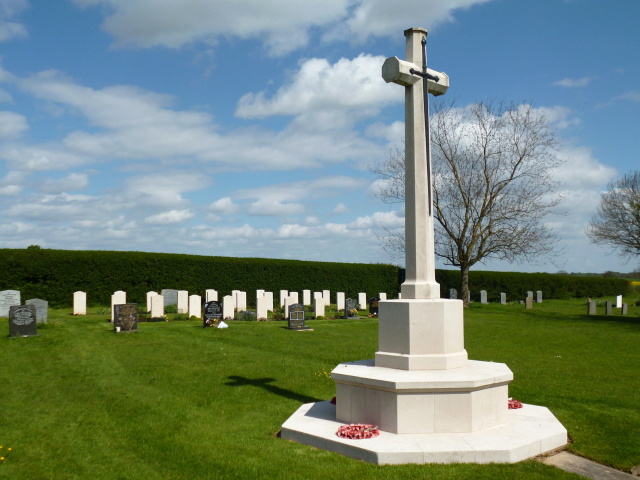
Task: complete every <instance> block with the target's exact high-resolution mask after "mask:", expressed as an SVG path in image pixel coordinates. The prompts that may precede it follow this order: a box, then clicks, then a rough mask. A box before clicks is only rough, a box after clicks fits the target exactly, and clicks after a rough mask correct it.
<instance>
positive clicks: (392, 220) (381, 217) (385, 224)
mask: <svg viewBox="0 0 640 480" xmlns="http://www.w3.org/2000/svg"><path fill="white" fill-rule="evenodd" d="M348 226H349V228H352V229H357V230H361V229H370V228H398V227H402V226H404V218H402V217H398V212H395V211H392V212H375V213H373V214H372V215H367V216H364V217H358V218H356V219H355V220H354V221H353V222H351V223H350V224H349V225H348Z"/></svg>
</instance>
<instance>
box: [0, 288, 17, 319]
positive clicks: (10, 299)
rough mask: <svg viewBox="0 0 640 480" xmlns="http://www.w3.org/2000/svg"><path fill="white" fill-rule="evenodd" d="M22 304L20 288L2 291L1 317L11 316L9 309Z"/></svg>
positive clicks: (0, 299) (0, 302)
mask: <svg viewBox="0 0 640 480" xmlns="http://www.w3.org/2000/svg"><path fill="white" fill-rule="evenodd" d="M18 305H20V292H19V291H18V290H3V291H2V292H0V317H7V318H9V309H10V308H11V307H15V306H18Z"/></svg>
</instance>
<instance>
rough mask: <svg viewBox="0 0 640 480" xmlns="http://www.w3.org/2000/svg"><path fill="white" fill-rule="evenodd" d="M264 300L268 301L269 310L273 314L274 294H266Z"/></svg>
mask: <svg viewBox="0 0 640 480" xmlns="http://www.w3.org/2000/svg"><path fill="white" fill-rule="evenodd" d="M264 298H266V299H267V310H271V311H272V312H273V292H264Z"/></svg>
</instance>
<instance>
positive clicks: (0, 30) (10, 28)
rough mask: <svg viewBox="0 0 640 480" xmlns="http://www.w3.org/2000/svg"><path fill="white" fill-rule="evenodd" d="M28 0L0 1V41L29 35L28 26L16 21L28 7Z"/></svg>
mask: <svg viewBox="0 0 640 480" xmlns="http://www.w3.org/2000/svg"><path fill="white" fill-rule="evenodd" d="M28 6H29V2H27V0H2V2H1V3H0V42H6V41H7V40H11V39H13V38H21V37H26V36H28V32H27V29H26V27H25V26H24V25H23V24H21V23H19V22H16V21H14V20H15V17H17V16H18V15H20V14H21V13H22V12H23V11H24V10H25V9H26V8H27V7H28Z"/></svg>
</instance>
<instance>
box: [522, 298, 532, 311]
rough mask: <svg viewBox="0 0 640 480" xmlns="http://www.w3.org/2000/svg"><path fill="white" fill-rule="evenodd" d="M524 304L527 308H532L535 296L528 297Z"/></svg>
mask: <svg viewBox="0 0 640 480" xmlns="http://www.w3.org/2000/svg"><path fill="white" fill-rule="evenodd" d="M524 305H525V307H524V308H526V309H527V310H531V309H532V308H533V297H527V298H525V300H524Z"/></svg>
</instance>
